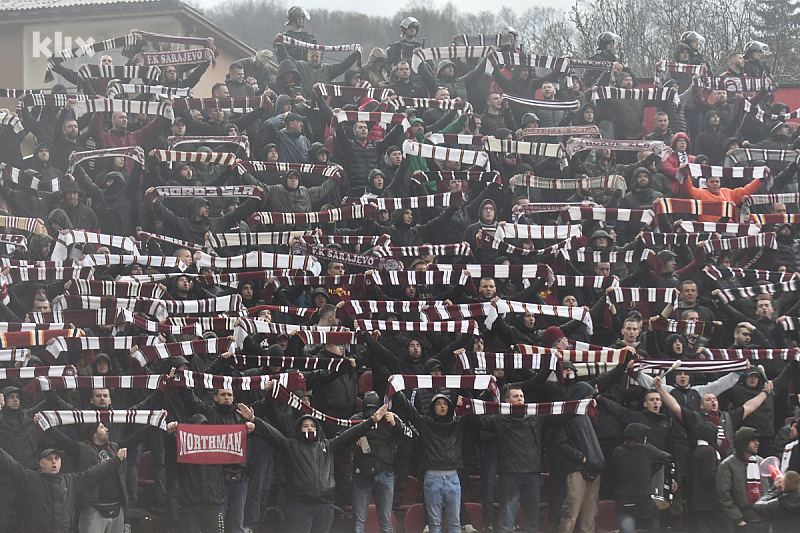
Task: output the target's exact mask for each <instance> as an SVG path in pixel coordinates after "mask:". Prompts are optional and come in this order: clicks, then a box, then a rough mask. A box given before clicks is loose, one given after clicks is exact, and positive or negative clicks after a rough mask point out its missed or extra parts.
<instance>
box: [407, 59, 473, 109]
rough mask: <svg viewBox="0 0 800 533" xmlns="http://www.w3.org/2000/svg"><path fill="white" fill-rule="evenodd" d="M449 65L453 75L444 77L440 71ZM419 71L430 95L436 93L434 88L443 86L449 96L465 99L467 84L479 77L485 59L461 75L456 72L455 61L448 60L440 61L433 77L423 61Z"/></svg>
mask: <svg viewBox="0 0 800 533" xmlns="http://www.w3.org/2000/svg"><path fill="white" fill-rule="evenodd" d="M448 66H451V67H453V76H452V77H446V76H445V75H444V74H443V73H442V71H443V70H444V69H445V67H448ZM418 70H419V73H420V74H421V75H422V79H423V80H424V81H425V84H426V85H427V86H428V91H430V93H431V95H435V94H436V90H437V89H438V88H439V87H445V88H447V90H448V91H449V92H450V98H461V99H462V100H466V98H467V84H471V83H472V82H474V81H475V80H477V79H479V78H480V77H481V76H483V72H484V70H486V59H485V58H484V59H483V60H481V61H479V62H478V64H477V65H476V66H475V68H473V69H472V70H470V71H469V72H467V73H466V74H464V75H463V76H457V75H456V72H457V70H458V67H457V66H456V64H455V63H453V62H452V61H449V60H445V61H442V62H441V63H439V68H438V69H437V70H436V77H435V78H434V77H433V72H432V70H431V66H430V65H428V64H427V63H425V62H423V63H420V66H419V69H418Z"/></svg>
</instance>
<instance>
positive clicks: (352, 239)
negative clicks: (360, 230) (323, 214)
mask: <svg viewBox="0 0 800 533" xmlns="http://www.w3.org/2000/svg"><path fill="white" fill-rule="evenodd" d="M300 240H301V241H304V242H307V243H310V244H344V245H355V244H360V245H364V244H367V245H370V246H384V245H387V244H391V242H390V241H389V239H387V238H386V237H383V236H382V235H309V234H305V235H303V236H301V237H300Z"/></svg>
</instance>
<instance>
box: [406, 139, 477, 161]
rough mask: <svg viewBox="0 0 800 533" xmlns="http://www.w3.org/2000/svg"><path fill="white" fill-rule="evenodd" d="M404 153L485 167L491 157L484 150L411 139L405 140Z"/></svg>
mask: <svg viewBox="0 0 800 533" xmlns="http://www.w3.org/2000/svg"><path fill="white" fill-rule="evenodd" d="M403 153H404V154H408V155H413V156H418V157H422V158H424V159H441V160H443V161H453V162H458V163H461V164H466V165H477V166H479V167H485V166H486V165H487V163H489V158H488V157H487V156H486V154H484V153H482V152H476V151H474V150H460V149H458V148H447V147H445V146H436V145H433V144H422V143H418V142H412V141H409V140H406V141H403Z"/></svg>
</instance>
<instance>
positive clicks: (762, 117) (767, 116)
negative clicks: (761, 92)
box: [744, 100, 800, 124]
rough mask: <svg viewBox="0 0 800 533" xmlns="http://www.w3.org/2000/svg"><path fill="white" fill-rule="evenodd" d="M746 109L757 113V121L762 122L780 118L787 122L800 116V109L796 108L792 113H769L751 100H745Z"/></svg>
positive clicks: (747, 111)
mask: <svg viewBox="0 0 800 533" xmlns="http://www.w3.org/2000/svg"><path fill="white" fill-rule="evenodd" d="M744 111H745V113H750V114H752V115H755V119H756V121H757V122H761V123H762V124H763V123H764V122H767V121H771V120H780V121H781V122H786V121H787V120H791V119H794V118H800V109H795V110H794V111H792V112H791V113H777V114H774V113H767V112H766V111H765V110H764V109H763V108H762V107H761V106H759V105H753V104H752V102H750V100H745V101H744Z"/></svg>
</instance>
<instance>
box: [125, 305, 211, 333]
mask: <svg viewBox="0 0 800 533" xmlns="http://www.w3.org/2000/svg"><path fill="white" fill-rule="evenodd" d="M120 311H122V312H121V313H120V314H119V317H118V319H117V322H116V324H115V325H116V326H120V325H122V324H133V325H134V326H136V327H137V328H139V329H140V330H142V331H145V332H147V333H156V334H158V333H164V334H167V335H190V336H192V337H202V336H203V328H202V327H201V325H200V324H199V323H197V322H195V323H194V324H187V325H185V326H180V325H178V326H173V325H170V324H167V323H163V322H156V321H155V320H148V319H146V318H144V317H143V316H139V315H134V314H133V313H131V312H130V311H128V310H127V309H120ZM114 333H116V329H115V330H114Z"/></svg>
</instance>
